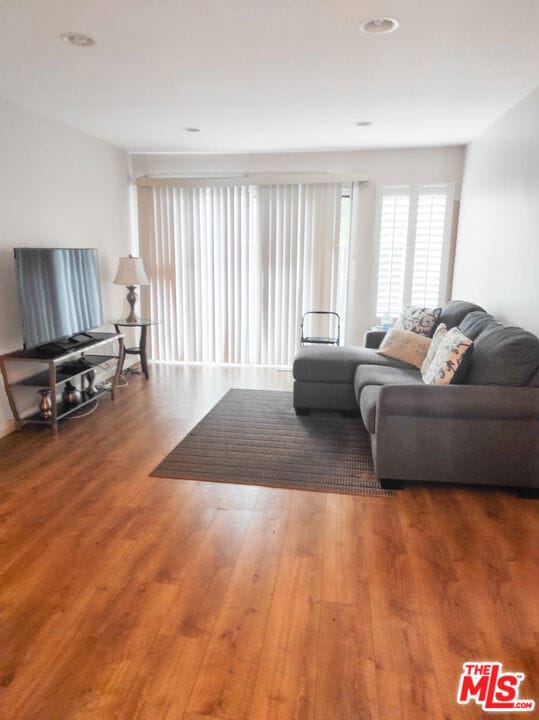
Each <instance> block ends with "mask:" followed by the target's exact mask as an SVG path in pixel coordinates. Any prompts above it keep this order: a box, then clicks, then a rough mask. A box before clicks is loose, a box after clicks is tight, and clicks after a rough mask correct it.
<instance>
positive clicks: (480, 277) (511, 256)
mask: <svg viewBox="0 0 539 720" xmlns="http://www.w3.org/2000/svg"><path fill="white" fill-rule="evenodd" d="M453 297H455V298H463V299H466V300H472V301H474V302H477V303H479V304H480V305H481V306H483V307H484V308H485V309H486V310H488V311H489V312H491V313H492V314H493V315H495V316H496V317H498V318H499V319H501V320H505V321H507V322H510V323H514V324H517V325H521V326H523V327H525V328H526V329H527V330H531V331H532V332H534V333H536V334H538V335H539V312H538V306H539V89H537V90H535V91H534V92H533V93H531V94H530V95H528V96H527V97H526V98H524V100H522V101H521V102H520V103H518V104H517V105H515V106H514V107H513V108H511V110H509V112H507V113H506V114H505V115H503V116H502V117H501V118H499V120H497V121H496V122H495V123H494V124H493V125H491V126H490V127H489V128H488V129H487V130H485V131H484V132H482V133H481V134H480V135H479V136H478V137H477V138H475V139H474V140H473V141H472V142H471V143H470V145H469V146H468V148H467V151H466V160H465V170H464V182H463V189H462V207H461V213H460V223H459V231H458V239H457V253H456V259H455V275H454V281H453Z"/></svg>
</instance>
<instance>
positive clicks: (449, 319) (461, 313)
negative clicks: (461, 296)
mask: <svg viewBox="0 0 539 720" xmlns="http://www.w3.org/2000/svg"><path fill="white" fill-rule="evenodd" d="M474 310H481V311H482V312H485V311H484V310H483V308H482V307H480V306H479V305H475V303H471V302H466V301H465V300H451V302H448V303H447V304H446V305H444V306H443V308H442V312H441V313H440V316H439V317H438V323H442V322H443V323H445V325H447V329H448V330H451V328H454V327H457V326H458V325H460V323H461V322H462V321H463V320H464V318H465V317H466V315H467V314H468V313H471V312H473V311H474Z"/></svg>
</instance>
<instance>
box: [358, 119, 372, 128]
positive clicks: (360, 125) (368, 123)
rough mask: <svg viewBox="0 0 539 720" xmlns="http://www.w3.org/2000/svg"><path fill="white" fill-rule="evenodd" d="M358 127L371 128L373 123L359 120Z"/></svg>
mask: <svg viewBox="0 0 539 720" xmlns="http://www.w3.org/2000/svg"><path fill="white" fill-rule="evenodd" d="M356 125H357V127H369V125H372V122H371V121H370V120H359V121H358V122H357V123H356Z"/></svg>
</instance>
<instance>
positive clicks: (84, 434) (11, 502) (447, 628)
mask: <svg viewBox="0 0 539 720" xmlns="http://www.w3.org/2000/svg"><path fill="white" fill-rule="evenodd" d="M290 385H291V379H290V374H289V373H285V372H279V371H270V370H260V369H254V368H245V369H240V368H228V369H224V368H203V367H182V366H173V367H164V366H157V367H156V366H154V367H153V368H152V377H151V379H150V381H149V382H146V381H144V380H143V379H142V378H140V377H132V376H131V377H130V378H129V387H128V388H125V389H122V390H120V391H119V393H118V394H119V398H118V400H117V401H116V402H115V403H114V405H112V403H110V401H108V400H102V401H101V405H100V407H99V409H98V410H97V411H96V412H95V413H94V414H93V415H90V416H89V417H87V418H84V419H82V420H73V421H71V422H67V423H64V424H63V425H61V429H60V434H59V436H58V437H57V438H51V437H50V436H49V435H48V434H47V433H45V432H41V431H37V432H36V431H35V430H27V429H25V431H24V432H23V433H22V434H13V435H10V436H8V437H6V438H4V439H2V440H0V458H1V460H0V500H1V513H0V563H1V565H0V718H1V719H2V720H90V719H92V720H93V719H97V720H109V719H110V720H112V719H117V718H120V719H121V720H142V719H144V720H203V719H205V720H247V719H249V720H270V719H271V720H294V719H296V718H297V719H301V720H304V719H305V720H334V719H335V720H408V719H409V720H423V719H424V720H442V719H443V720H453V719H454V720H457V719H458V720H461V719H462V718H464V719H468V718H482V717H485V713H483V711H482V710H481V709H480V708H479V707H478V706H477V705H474V704H471V705H468V706H459V705H457V703H456V691H457V685H458V680H459V676H460V672H461V668H462V663H463V662H466V661H472V660H483V661H484V660H496V661H500V662H503V664H504V667H506V668H507V669H509V670H514V671H521V672H524V673H526V679H525V680H524V682H523V683H522V685H521V691H520V695H521V697H523V698H533V699H535V701H536V703H539V652H538V647H537V644H538V640H539V610H538V603H537V598H538V590H539V587H538V585H539V570H538V544H537V535H538V533H537V531H538V528H539V503H538V502H537V501H533V500H521V499H519V498H517V497H515V496H513V495H510V494H508V493H504V492H491V491H471V490H459V489H442V488H438V489H430V488H425V487H419V486H418V487H414V488H410V489H405V490H403V491H400V492H399V494H398V497H396V498H379V497H374V498H372V497H352V496H346V495H331V494H323V493H313V492H301V491H296V490H294V491H285V490H275V489H269V488H261V487H254V486H253V487H244V486H234V485H225V484H210V483H196V482H184V481H179V480H168V479H163V478H151V477H149V472H150V471H151V470H152V469H153V468H154V467H155V466H156V465H157V464H158V463H159V461H160V460H161V459H162V457H163V456H164V455H165V454H166V453H168V451H169V450H170V449H171V448H172V447H173V446H174V445H175V444H176V443H177V442H178V441H179V440H180V439H181V437H182V436H183V435H184V434H185V433H186V432H187V431H188V430H189V429H190V428H191V427H192V426H193V425H194V424H195V423H196V422H197V421H198V420H199V419H200V418H201V417H202V416H203V415H204V414H205V413H206V412H208V411H209V410H210V408H211V407H212V406H213V405H214V404H215V402H216V401H217V400H218V399H219V398H220V397H221V396H222V395H223V394H224V392H226V390H227V389H228V388H229V387H268V388H275V389H288V388H289V387H290ZM532 715H534V713H523V714H522V715H520V714H518V713H507V714H504V713H497V714H496V718H504V717H511V718H513V719H514V718H515V717H517V716H518V717H530V716H532Z"/></svg>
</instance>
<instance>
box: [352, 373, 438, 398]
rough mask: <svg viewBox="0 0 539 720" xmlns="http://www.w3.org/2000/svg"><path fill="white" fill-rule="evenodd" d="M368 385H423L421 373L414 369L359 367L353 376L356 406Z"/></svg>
mask: <svg viewBox="0 0 539 720" xmlns="http://www.w3.org/2000/svg"><path fill="white" fill-rule="evenodd" d="M368 385H424V383H423V380H422V379H421V373H420V372H419V370H416V369H415V368H392V367H376V365H360V366H359V367H358V368H357V370H356V374H355V376H354V393H355V395H356V400H357V404H358V405H360V398H361V393H362V391H363V388H365V387H367V386H368Z"/></svg>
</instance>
